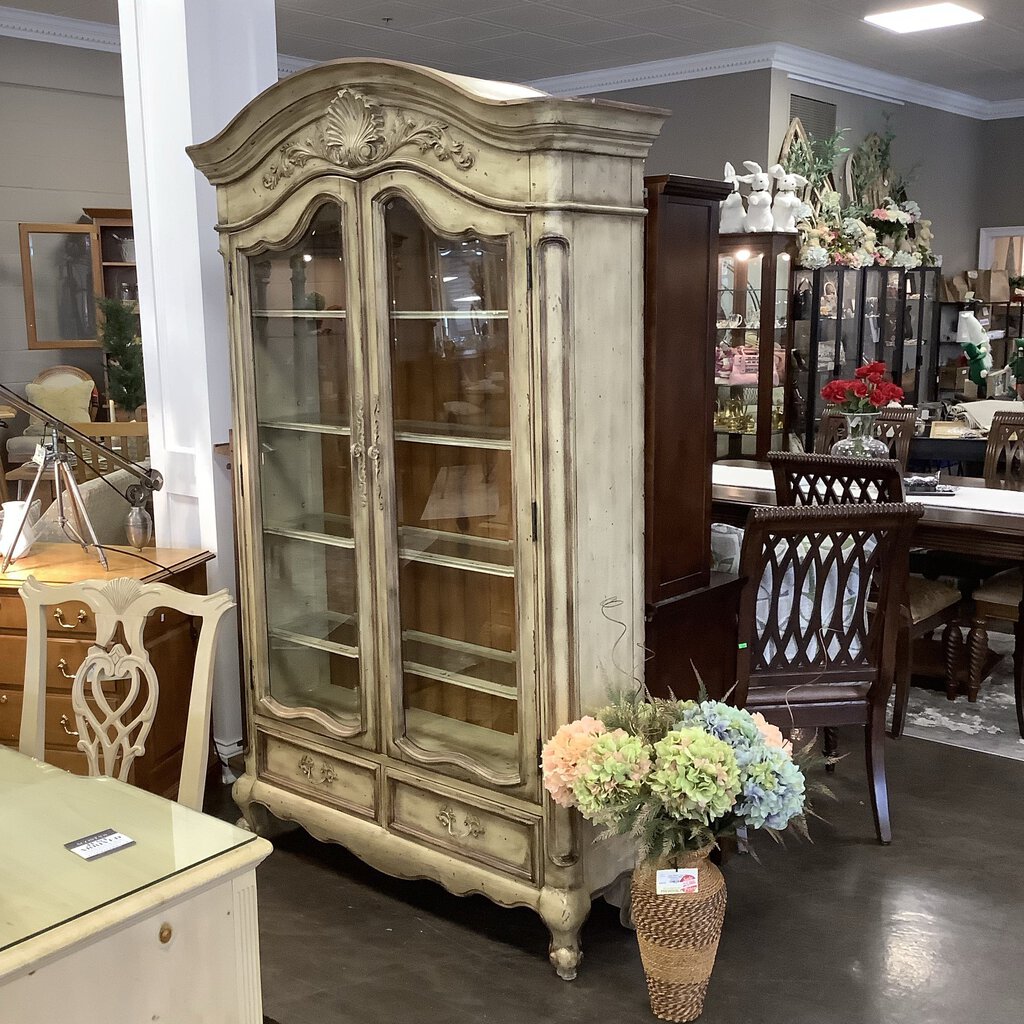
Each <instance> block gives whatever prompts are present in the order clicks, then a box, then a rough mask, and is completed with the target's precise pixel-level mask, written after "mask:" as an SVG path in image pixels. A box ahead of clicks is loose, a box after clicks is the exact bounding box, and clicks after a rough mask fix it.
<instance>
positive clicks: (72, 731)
mask: <svg viewBox="0 0 1024 1024" xmlns="http://www.w3.org/2000/svg"><path fill="white" fill-rule="evenodd" d="M70 724H71V723H70V722H69V721H68V716H67V715H61V716H60V727H61V728H62V729H63V730H64V732H65V733H67V735H68V736H77V735H78V732H77V730H75V729H69V728H68V726H69V725H70Z"/></svg>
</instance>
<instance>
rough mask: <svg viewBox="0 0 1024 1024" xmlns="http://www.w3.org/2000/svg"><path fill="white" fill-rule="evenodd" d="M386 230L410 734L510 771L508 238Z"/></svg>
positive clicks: (515, 725) (412, 227)
mask: <svg viewBox="0 0 1024 1024" xmlns="http://www.w3.org/2000/svg"><path fill="white" fill-rule="evenodd" d="M385 229H386V238H387V258H388V286H389V296H388V299H389V305H388V308H389V310H390V312H391V316H390V334H389V350H390V351H389V356H390V366H391V375H392V388H393V401H394V417H395V453H394V465H395V497H396V506H397V520H398V521H397V524H396V525H397V531H398V549H399V563H400V570H399V581H398V585H399V599H400V608H401V612H400V614H401V637H402V678H403V683H402V685H403V693H402V702H403V707H404V709H405V733H406V735H407V736H408V737H409V739H411V740H412V741H413V742H414V743H415V744H416V745H417V746H419V747H421V748H423V749H424V750H428V751H431V752H435V753H462V754H464V755H468V756H469V757H471V758H472V759H473V760H474V761H475V762H476V763H477V764H479V765H480V766H482V767H484V768H486V769H488V770H489V771H491V772H497V773H499V774H502V775H505V776H508V777H510V778H515V777H517V776H518V775H519V768H518V760H519V758H518V742H519V741H518V735H517V734H518V731H519V721H518V693H519V691H518V658H517V655H516V637H517V635H518V634H517V626H516V622H517V615H516V597H515V571H516V565H515V552H514V540H515V526H514V506H513V501H512V442H511V431H510V420H511V405H510V401H509V393H508V374H509V336H508V306H509V284H508V277H507V260H508V241H507V239H505V238H497V239H496V238H486V237H483V236H481V235H478V234H474V233H472V232H467V233H466V234H464V235H461V236H458V237H446V236H442V235H440V234H438V233H437V232H434V231H432V230H431V229H430V228H429V227H427V225H426V224H425V223H424V222H423V220H422V218H421V217H420V215H419V214H418V213H417V212H416V211H415V210H414V209H413V207H412V206H411V205H410V204H409V203H408V202H407V201H405V200H404V199H400V198H396V199H392V200H390V201H389V202H388V203H387V205H386V207H385Z"/></svg>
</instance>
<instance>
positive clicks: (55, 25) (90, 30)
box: [0, 7, 316, 78]
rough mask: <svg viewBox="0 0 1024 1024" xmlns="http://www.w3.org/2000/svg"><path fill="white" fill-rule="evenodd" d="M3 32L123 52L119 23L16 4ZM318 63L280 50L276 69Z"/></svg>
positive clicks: (0, 19)
mask: <svg viewBox="0 0 1024 1024" xmlns="http://www.w3.org/2000/svg"><path fill="white" fill-rule="evenodd" d="M0 36H7V37H9V38H11V39H31V40H33V41H35V42H37V43H55V44H57V45H58V46H77V47H79V48H80V49H83V50H103V51H105V52H107V53H120V52H121V33H120V32H119V31H118V27H117V25H108V24H106V22H102V21H82V20H80V19H78V18H65V17H61V16H58V15H54V14H40V13H38V12H37V11H23V10H21V9H19V8H16V7H0ZM315 63H316V61H313V60H306V58H305V57H290V56H288V55H287V54H284V53H279V54H278V55H277V73H278V76H279V77H281V78H287V77H288V76H289V75H292V74H294V73H295V72H296V71H301V70H302V69H303V68H308V67H309V66H310V65H311V64H315Z"/></svg>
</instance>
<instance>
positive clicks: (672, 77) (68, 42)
mask: <svg viewBox="0 0 1024 1024" xmlns="http://www.w3.org/2000/svg"><path fill="white" fill-rule="evenodd" d="M0 36H9V37H11V38H14V39H32V40H35V41H36V42H42V43H56V44H58V45H61V46H77V47H81V48H83V49H87V50H104V51H106V52H108V53H119V52H120V49H121V43H120V34H119V32H118V29H117V26H116V25H107V24H105V23H104V22H99V21H82V20H80V19H78V18H65V17H62V16H57V15H53V14H40V13H38V12H36V11H23V10H20V9H18V8H15V7H0ZM315 63H316V61H312V60H306V59H305V58H303V57H291V56H288V55H287V54H283V53H282V54H278V58H277V71H278V75H279V76H280V77H281V78H286V77H287V76H288V75H291V74H294V73H295V72H296V71H301V70H302V69H303V68H306V67H309V66H310V65H312V64H315ZM766 69H770V70H773V71H784V72H785V73H786V74H787V75H788V76H789V77H790V78H791V79H793V80H794V81H797V82H808V83H810V84H812V85H819V86H823V87H825V88H827V89H838V90H840V91H841V92H849V93H855V94H857V95H859V96H869V97H871V98H873V99H879V100H884V101H886V102H888V103H915V104H917V105H919V106H922V107H932V108H934V109H936V110H946V111H948V112H950V113H952V114H959V115H960V116H962V117H971V118H975V119H976V120H979V121H995V120H1002V119H1004V118H1013V117H1024V98H1021V99H1014V100H985V99H981V98H980V97H978V96H971V95H969V94H967V93H963V92H956V91H955V90H953V89H943V88H941V87H939V86H935V85H928V84H926V83H924V82H918V81H916V80H915V79H912V78H904V77H903V76H901V75H893V74H890V73H889V72H887V71H878V70H877V69H875V68H868V67H864V66H863V65H861V64H854V63H852V62H850V61H845V60H838V59H837V58H835V57H828V56H826V55H825V54H823V53H818V52H816V51H815V50H805V49H803V47H800V46H791V45H790V44H788V43H767V44H764V45H761V46H739V47H735V48H734V49H730V50H715V51H713V52H711V53H699V54H694V55H692V56H689V57H670V58H669V59H667V60H652V61H647V62H645V63H642V64H630V65H626V66H625V67H617V68H605V69H603V70H600V71H583V72H581V73H579V74H575V75H559V76H558V77H556V78H544V79H541V80H540V81H537V82H529V83H527V84H529V85H532V86H533V87H534V88H536V89H540V90H542V91H543V92H546V93H550V94H551V95H552V96H586V95H590V94H593V93H601V92H611V91H613V90H617V89H637V88H642V87H644V86H648V85H658V84H661V83H663V82H684V81H687V80H689V79H693V78H713V77H715V76H717V75H735V74H739V73H740V72H743V71H763V70H766Z"/></svg>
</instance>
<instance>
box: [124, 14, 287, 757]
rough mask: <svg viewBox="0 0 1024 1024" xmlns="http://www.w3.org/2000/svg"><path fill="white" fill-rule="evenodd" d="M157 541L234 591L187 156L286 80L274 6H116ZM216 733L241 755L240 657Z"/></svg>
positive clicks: (223, 317)
mask: <svg viewBox="0 0 1024 1024" xmlns="http://www.w3.org/2000/svg"><path fill="white" fill-rule="evenodd" d="M118 8H119V16H120V26H121V64H122V72H123V75H124V105H125V120H126V122H127V129H128V163H129V170H130V174H131V194H132V217H133V223H134V225H135V252H136V259H137V261H138V272H139V310H140V313H141V319H142V347H143V353H144V355H145V360H146V404H147V406H148V409H149V427H150V451H151V457H152V462H153V466H154V467H155V468H156V469H157V470H159V471H160V472H161V473H163V475H164V487H163V490H161V491H159V492H157V494H156V495H155V496H154V511H155V520H156V533H157V540H158V542H159V543H160V544H161V545H163V546H173V547H203V548H207V549H209V550H210V551H213V552H214V553H215V554H216V556H217V557H216V558H215V560H214V561H213V562H212V563H211V564H210V565H209V567H208V574H209V585H210V589H211V590H219V589H220V588H222V587H226V588H228V589H229V590H231V591H232V592H233V593H234V591H235V570H234V565H235V553H234V540H233V533H232V517H231V478H230V473H229V472H228V470H227V469H226V468H225V466H224V464H223V461H222V460H220V459H215V458H214V454H213V446H214V445H215V444H217V443H219V442H222V441H227V439H228V429H229V427H230V425H231V390H230V383H229V382H230V375H229V367H228V332H227V303H226V300H225V290H224V268H223V264H222V262H221V258H220V255H219V253H218V251H217V244H218V241H217V233H216V231H215V230H214V224H215V223H216V220H217V216H216V196H215V193H214V189H213V187H212V186H211V185H210V184H209V183H208V182H207V181H206V180H205V178H203V176H202V175H201V174H199V173H198V172H197V171H196V170H195V168H194V167H193V166H192V163H191V161H190V160H189V158H188V156H187V155H186V154H185V147H186V146H188V145H191V144H192V143H193V142H202V141H204V140H206V139H208V138H210V137H211V136H212V135H215V134H216V133H217V132H219V131H220V130H221V128H223V127H224V125H225V124H227V122H228V121H229V120H230V119H231V118H232V117H233V116H234V115H235V114H236V113H237V112H238V111H239V110H240V109H241V108H242V107H243V106H244V105H245V104H246V103H248V102H249V100H251V99H252V98H253V97H254V96H255V95H256V94H257V93H259V92H261V91H262V90H263V89H265V88H267V87H268V86H270V85H272V84H273V83H274V82H275V81H277V32H276V26H275V21H274V0H118ZM216 672H217V685H216V689H215V691H214V708H213V731H214V737H215V739H216V742H217V748H218V750H219V751H220V753H221V754H222V755H223V756H229V755H230V754H232V753H234V752H236V751H237V750H238V749H240V746H241V736H242V708H241V689H240V682H239V670H238V645H237V640H236V637H235V635H234V630H233V629H230V630H227V631H226V635H225V636H224V637H223V638H222V643H221V645H220V649H219V650H218V652H217V663H216Z"/></svg>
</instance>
